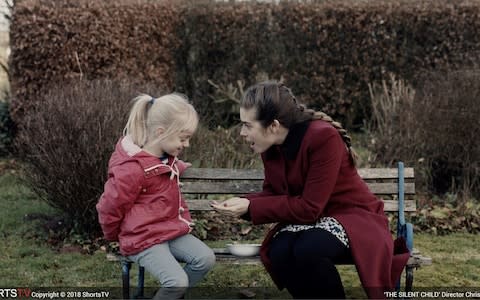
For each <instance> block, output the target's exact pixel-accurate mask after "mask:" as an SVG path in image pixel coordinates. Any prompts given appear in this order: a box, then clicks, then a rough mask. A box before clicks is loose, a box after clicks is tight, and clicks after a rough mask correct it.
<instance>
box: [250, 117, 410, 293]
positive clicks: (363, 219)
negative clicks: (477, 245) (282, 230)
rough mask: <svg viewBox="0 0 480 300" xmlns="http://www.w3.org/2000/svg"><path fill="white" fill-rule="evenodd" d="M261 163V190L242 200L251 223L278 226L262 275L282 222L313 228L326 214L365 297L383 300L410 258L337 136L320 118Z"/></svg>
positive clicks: (304, 125) (293, 131) (264, 156)
mask: <svg viewBox="0 0 480 300" xmlns="http://www.w3.org/2000/svg"><path fill="white" fill-rule="evenodd" d="M262 160H263V164H264V168H265V181H264V186H263V191H262V192H260V193H256V194H250V195H247V196H246V197H247V198H248V199H249V200H250V206H249V215H250V218H251V220H252V222H253V223H254V224H265V223H279V224H277V226H275V227H274V228H273V229H272V230H271V231H270V232H269V233H268V234H267V237H266V238H265V240H264V242H263V244H262V249H261V258H262V262H263V263H264V265H265V267H266V269H267V271H269V272H270V270H271V268H270V262H269V259H268V257H267V253H268V245H269V243H270V240H271V238H272V237H273V234H274V233H275V232H276V231H277V230H278V229H279V227H280V226H281V225H282V224H312V223H315V222H316V221H317V220H318V219H319V218H320V217H322V216H331V217H334V218H335V219H337V220H338V221H339V222H340V223H341V224H342V225H343V227H344V228H345V231H346V232H347V235H348V238H349V241H350V248H351V253H352V257H353V260H354V263H355V265H356V267H357V270H358V273H359V277H360V280H361V282H362V285H363V287H364V289H365V291H366V292H367V294H368V296H369V297H370V298H385V296H384V293H383V292H384V291H389V290H392V289H393V287H394V285H395V282H396V281H397V280H398V278H399V277H400V275H401V272H402V270H403V268H404V266H405V264H406V262H407V260H408V258H409V256H410V255H409V253H408V249H407V248H406V246H405V243H404V241H402V240H398V241H396V242H395V247H394V241H393V239H392V235H391V233H390V231H389V228H388V219H387V217H386V216H385V213H384V211H383V202H382V201H381V200H379V199H377V198H376V197H375V195H373V193H372V192H371V191H370V190H369V189H368V187H367V185H366V184H365V182H364V181H363V180H362V179H361V177H360V176H359V175H358V173H357V170H356V168H355V167H354V166H353V164H352V163H351V160H350V158H349V154H348V151H347V148H346V146H345V143H344V142H343V140H342V138H341V136H340V134H339V132H338V131H337V130H336V129H335V128H334V127H333V126H332V125H330V124H329V123H328V122H325V121H321V120H315V121H311V122H305V123H300V124H297V125H295V126H294V127H293V128H291V129H290V131H289V134H288V136H287V138H286V140H285V142H284V143H283V144H282V145H279V146H272V147H271V148H270V149H268V150H267V151H266V152H265V153H263V154H262ZM394 248H395V249H394ZM394 250H395V255H394ZM397 253H398V254H397ZM270 274H271V275H272V278H273V280H274V281H275V283H276V284H277V285H278V286H279V287H280V288H282V286H281V283H280V282H279V281H278V280H277V279H276V278H275V277H274V276H275V275H274V274H273V273H272V272H270Z"/></svg>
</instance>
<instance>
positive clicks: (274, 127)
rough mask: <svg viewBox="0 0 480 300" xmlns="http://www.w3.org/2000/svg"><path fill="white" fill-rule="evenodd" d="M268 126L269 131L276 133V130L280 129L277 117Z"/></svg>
mask: <svg viewBox="0 0 480 300" xmlns="http://www.w3.org/2000/svg"><path fill="white" fill-rule="evenodd" d="M268 128H269V129H270V131H271V132H272V133H277V132H278V130H279V129H280V122H278V120H277V119H275V120H273V122H272V123H271V124H270V126H268Z"/></svg>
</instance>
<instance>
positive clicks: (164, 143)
mask: <svg viewBox="0 0 480 300" xmlns="http://www.w3.org/2000/svg"><path fill="white" fill-rule="evenodd" d="M192 134H193V132H189V131H180V132H177V133H173V134H171V135H170V136H168V137H167V138H165V139H163V140H161V141H160V142H159V147H160V148H161V149H162V151H163V152H165V153H167V154H170V155H172V156H179V155H180V154H181V153H182V151H183V149H184V148H187V147H189V146H190V138H191V137H192Z"/></svg>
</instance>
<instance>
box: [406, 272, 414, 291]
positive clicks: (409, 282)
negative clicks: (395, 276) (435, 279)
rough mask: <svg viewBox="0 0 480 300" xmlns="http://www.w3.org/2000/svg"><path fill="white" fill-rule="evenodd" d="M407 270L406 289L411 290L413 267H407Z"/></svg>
mask: <svg viewBox="0 0 480 300" xmlns="http://www.w3.org/2000/svg"><path fill="white" fill-rule="evenodd" d="M405 271H406V272H405V291H406V292H411V291H412V287H413V267H406V270H405Z"/></svg>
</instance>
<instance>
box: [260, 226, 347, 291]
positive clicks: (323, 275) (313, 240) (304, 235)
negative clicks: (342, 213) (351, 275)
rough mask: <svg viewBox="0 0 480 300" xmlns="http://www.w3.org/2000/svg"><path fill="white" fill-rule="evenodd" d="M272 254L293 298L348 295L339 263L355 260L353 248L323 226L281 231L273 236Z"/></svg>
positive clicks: (280, 277)
mask: <svg viewBox="0 0 480 300" xmlns="http://www.w3.org/2000/svg"><path fill="white" fill-rule="evenodd" d="M268 256H269V258H270V261H271V263H272V272H273V273H274V274H275V275H276V277H277V278H278V279H279V280H280V281H281V283H282V284H283V285H284V286H285V287H286V288H287V290H288V292H289V293H290V294H291V295H292V297H293V298H303V299H305V298H308V299H325V298H329V299H342V298H345V292H344V289H343V285H342V280H341V279H340V275H339V274H338V271H337V268H336V267H335V262H346V261H351V254H350V249H349V248H347V247H346V246H345V245H344V244H343V243H342V242H340V240H339V239H338V238H336V237H335V236H334V235H333V234H331V233H330V232H328V231H326V230H323V229H320V228H314V229H309V230H304V231H299V232H289V231H284V232H280V233H279V234H278V235H277V236H276V237H274V238H273V239H272V242H271V244H270V247H269V252H268Z"/></svg>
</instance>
